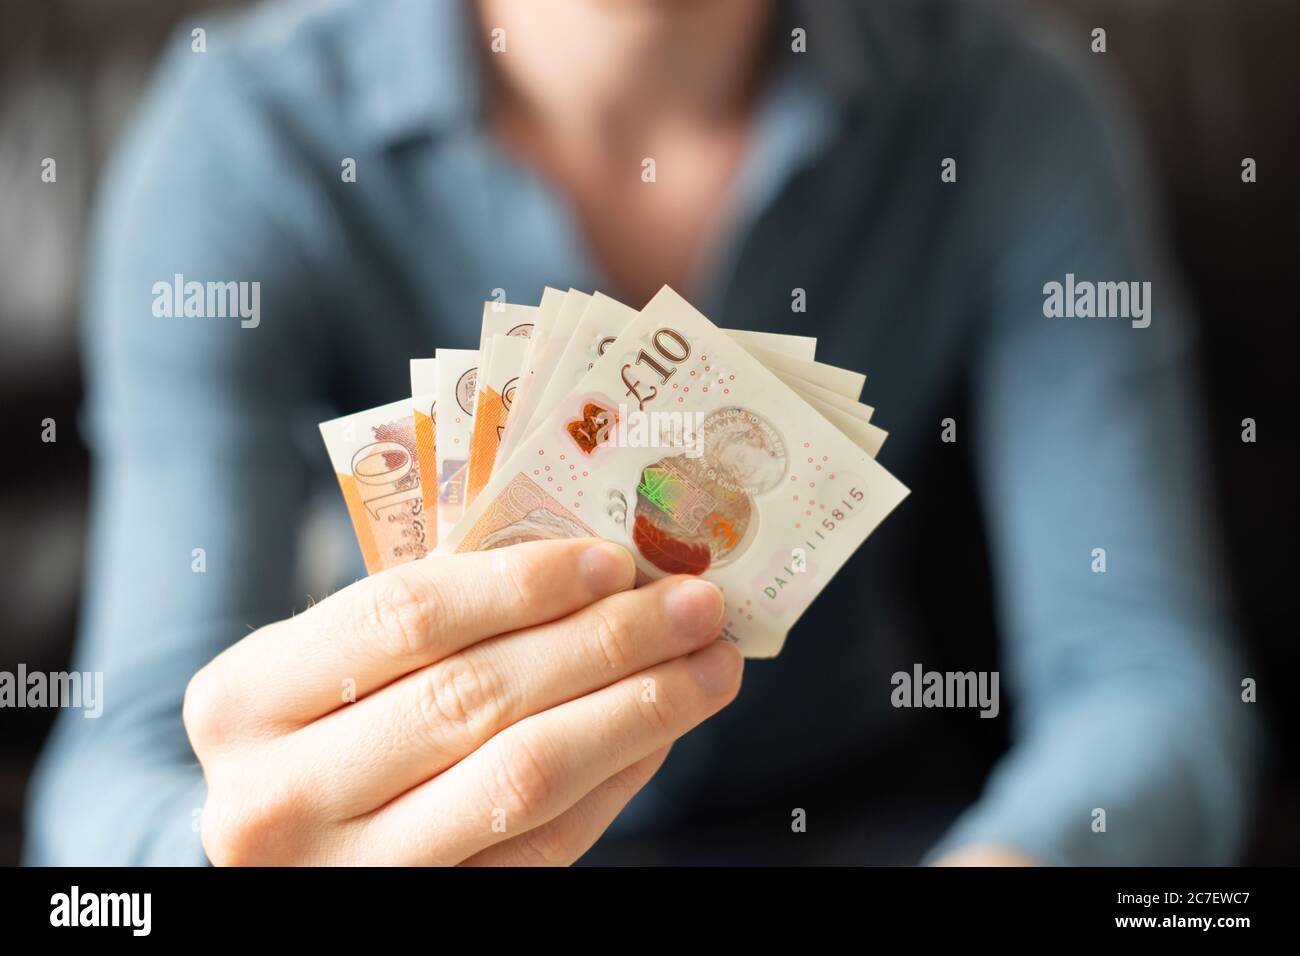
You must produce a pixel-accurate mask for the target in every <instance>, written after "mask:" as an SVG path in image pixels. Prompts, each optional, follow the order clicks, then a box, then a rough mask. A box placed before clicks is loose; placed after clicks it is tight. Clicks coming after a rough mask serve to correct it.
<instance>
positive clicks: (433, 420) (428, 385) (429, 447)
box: [411, 359, 438, 545]
mask: <svg viewBox="0 0 1300 956" xmlns="http://www.w3.org/2000/svg"><path fill="white" fill-rule="evenodd" d="M437 381H438V360H437V359H411V421H412V424H413V425H414V427H415V454H416V458H417V459H418V460H419V464H420V474H422V475H427V476H429V478H428V480H427V481H423V482H421V483H420V488H421V491H422V492H423V495H424V513H425V514H426V515H429V516H430V517H429V521H428V529H427V530H428V534H429V541H430V543H431V545H436V544H437V543H438V540H437V539H438V520H437V516H438V482H437V480H436V478H437V474H438V453H437V445H438V443H437V420H438V414H437V411H438V394H437Z"/></svg>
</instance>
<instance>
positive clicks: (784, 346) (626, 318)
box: [498, 292, 856, 461]
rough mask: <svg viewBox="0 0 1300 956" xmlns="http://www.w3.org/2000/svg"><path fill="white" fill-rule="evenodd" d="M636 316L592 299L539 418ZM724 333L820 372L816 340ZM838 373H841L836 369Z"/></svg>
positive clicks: (600, 297)
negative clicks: (815, 358)
mask: <svg viewBox="0 0 1300 956" xmlns="http://www.w3.org/2000/svg"><path fill="white" fill-rule="evenodd" d="M636 316H637V312H636V310H635V309H633V308H631V307H629V306H626V305H624V304H623V303H622V302H619V301H618V300H617V299H614V298H611V297H610V296H607V295H604V294H602V293H600V292H597V293H595V295H593V296H591V300H590V303H589V304H588V306H587V307H586V308H585V309H584V311H583V313H582V316H581V318H579V320H578V324H577V325H576V326H575V327H574V330H573V333H572V335H570V336H569V342H568V345H567V346H566V347H565V348H564V350H563V351H562V352H561V353H559V354H558V355H556V356H555V357H554V358H553V359H552V360H551V368H550V370H549V372H548V373H547V374H548V377H547V381H546V384H545V387H544V389H543V391H542V397H541V399H540V400H539V402H538V404H537V405H536V409H537V410H538V411H539V412H540V415H542V416H544V415H545V413H546V412H547V411H548V410H549V409H550V408H551V407H552V406H553V405H554V404H555V402H556V401H557V400H558V399H559V397H560V396H561V395H563V394H564V393H565V392H567V391H569V390H570V389H571V388H573V387H574V386H575V385H577V384H578V382H579V381H581V380H582V378H583V376H585V375H586V374H587V372H588V371H590V370H591V368H592V366H593V365H595V364H596V362H597V361H598V360H599V359H600V357H601V356H602V355H603V354H604V352H605V349H606V348H608V347H609V345H610V343H612V342H613V341H614V340H615V339H616V338H618V334H619V333H620V332H621V331H622V330H623V329H624V328H626V327H627V326H628V325H629V324H630V323H631V322H632V320H633V319H635V318H636ZM725 331H726V332H727V334H728V335H730V336H731V337H732V338H734V339H736V341H738V342H740V343H741V344H742V345H744V346H745V347H746V348H747V349H749V350H751V351H760V350H761V351H762V352H763V353H764V354H765V355H769V356H773V357H774V356H777V355H784V356H785V357H786V358H788V359H790V361H791V363H793V364H789V365H787V363H785V362H784V361H781V360H780V359H774V360H776V361H779V362H780V364H782V365H783V366H786V367H790V368H795V369H802V370H804V371H806V372H808V373H809V374H815V372H816V370H817V365H818V363H817V362H815V361H813V354H814V353H815V351H816V348H817V340H816V339H815V338H812V337H811V336H802V335H782V334H779V333H774V332H751V331H748V330H744V329H727V330H725ZM836 371H840V370H838V369H837V370H836ZM851 374H856V373H851ZM792 377H793V376H792ZM849 381H852V380H849ZM850 387H851V386H850ZM522 430H523V435H522V436H520V437H525V438H526V437H527V435H528V432H529V431H530V430H531V429H530V428H529V427H528V426H527V425H524V426H522ZM513 448H514V445H513V444H511V445H510V446H508V447H506V448H505V449H503V451H502V452H498V456H499V457H498V460H501V461H503V460H504V459H505V457H507V456H508V455H509V453H510V452H511V451H512V450H513Z"/></svg>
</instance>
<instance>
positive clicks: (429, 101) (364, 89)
mask: <svg viewBox="0 0 1300 956" xmlns="http://www.w3.org/2000/svg"><path fill="white" fill-rule="evenodd" d="M365 6H366V14H365V22H364V25H362V26H360V27H359V30H360V33H359V35H358V36H357V37H356V38H355V42H349V43H348V44H347V47H346V50H347V60H346V62H347V70H348V82H349V88H350V93H351V101H352V117H351V119H352V122H353V123H354V124H355V128H356V129H357V131H358V132H359V133H360V135H362V136H364V137H368V138H369V139H370V140H371V141H372V142H373V143H374V144H375V145H376V146H378V147H381V148H382V147H386V146H393V145H397V144H398V143H400V142H403V141H406V140H410V139H416V138H419V137H422V136H427V135H432V134H437V133H440V132H446V131H449V130H451V129H453V128H455V127H458V126H464V125H467V124H471V123H473V122H475V121H476V120H477V118H478V117H479V115H480V112H481V108H482V91H481V84H480V81H479V75H478V64H477V62H476V60H475V56H474V46H473V44H474V43H475V42H476V38H475V37H474V29H473V27H474V25H473V23H472V22H471V16H470V13H469V11H468V9H467V6H466V4H465V3H464V2H462V0H389V2H386V3H367V4H366V5H365Z"/></svg>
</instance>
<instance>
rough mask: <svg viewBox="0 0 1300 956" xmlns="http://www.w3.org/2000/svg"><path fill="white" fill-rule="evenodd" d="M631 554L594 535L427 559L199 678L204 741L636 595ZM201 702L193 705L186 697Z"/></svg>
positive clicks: (318, 610)
mask: <svg viewBox="0 0 1300 956" xmlns="http://www.w3.org/2000/svg"><path fill="white" fill-rule="evenodd" d="M634 579H635V567H634V564H633V562H632V557H631V555H630V554H628V553H627V551H626V550H625V549H623V548H621V547H619V546H618V545H615V544H611V543H609V542H602V541H597V540H593V539H577V540H559V541H536V542H530V543H527V544H521V545H516V546H514V547H510V548H503V549H500V550H496V551H484V552H472V553H467V554H459V555H450V556H431V557H429V558H425V559H423V560H420V561H412V562H410V563H408V564H403V565H400V566H398V567H396V568H391V569H389V570H387V571H383V572H380V573H378V574H375V575H372V576H371V577H369V578H366V579H365V580H362V581H358V582H357V583H356V584H353V585H351V586H350V587H348V588H345V589H344V590H342V591H340V592H338V593H337V594H335V595H333V596H331V597H329V598H327V599H326V600H324V601H322V602H321V603H319V604H317V605H316V606H314V607H312V608H311V609H309V610H308V611H306V612H304V613H303V614H299V615H297V616H296V617H293V618H290V619H289V620H286V621H281V622H278V623H276V624H272V625H270V626H268V627H265V628H262V629H261V630H260V631H257V632H255V633H254V634H251V635H249V637H247V638H245V639H244V640H242V641H240V642H239V643H238V644H236V645H234V646H233V647H231V648H229V649H228V650H227V651H225V652H224V653H223V654H221V655H220V656H219V657H218V658H217V659H216V660H214V661H213V662H212V663H211V664H209V665H208V666H207V667H206V668H204V669H203V671H200V672H199V674H198V675H196V678H195V681H194V682H192V684H191V688H190V691H189V692H188V693H187V702H186V711H187V713H186V719H187V726H189V724H190V718H191V715H193V716H195V717H196V720H195V723H196V724H198V725H200V726H199V730H200V734H201V732H202V729H203V727H204V726H206V725H207V724H208V723H209V722H208V721H205V720H203V719H202V718H203V717H204V716H208V717H213V718H214V720H215V721H218V722H219V725H218V726H215V727H212V728H211V729H214V730H216V731H217V732H218V735H226V734H231V733H237V732H239V730H241V729H242V730H252V729H257V728H265V727H266V726H267V725H271V726H272V727H277V728H281V727H285V726H299V725H302V724H305V723H307V722H308V721H311V720H314V719H316V718H317V717H320V716H321V715H322V714H325V713H328V712H330V711H332V710H334V709H336V708H337V707H339V706H341V705H342V704H343V703H344V702H345V701H346V700H348V699H354V700H355V699H359V698H361V697H364V696H365V695H366V694H369V693H371V692H372V691H374V690H376V689H378V688H380V687H383V686H384V685H386V684H388V683H390V682H391V681H393V680H395V679H396V678H398V677H401V676H402V675H404V674H407V673H409V672H410V671H412V670H415V669H417V668H419V667H422V666H424V665H426V664H429V663H431V662H433V661H436V660H440V659H441V658H443V657H446V656H447V655H449V654H452V653H454V652H456V651H458V650H460V649H461V648H464V647H467V646H469V645H471V644H474V643H476V642H477V641H480V640H482V639H483V638H485V637H490V636H492V635H495V634H500V633H503V632H507V631H514V630H518V629H520V628H523V627H528V626H530V625H534V624H540V623H544V622H547V621H552V620H555V619H556V618H559V617H563V616H565V615H567V614H570V613H571V612H573V611H575V610H577V609H578V608H581V607H585V606H586V605H588V604H590V603H591V602H592V601H594V600H596V599H598V598H602V597H605V596H607V595H609V594H613V593H615V592H618V591H623V590H626V589H627V588H630V587H631V586H632V584H633V581H634ZM191 697H193V698H194V700H190V698H191Z"/></svg>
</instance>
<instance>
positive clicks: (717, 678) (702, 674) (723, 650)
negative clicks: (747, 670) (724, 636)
mask: <svg viewBox="0 0 1300 956" xmlns="http://www.w3.org/2000/svg"><path fill="white" fill-rule="evenodd" d="M690 661H691V669H692V670H693V671H694V672H695V679H696V680H697V681H699V682H700V687H701V688H703V690H704V692H705V693H706V694H720V693H722V692H724V691H729V690H730V689H731V688H732V687H734V686H735V683H736V677H737V675H739V674H740V669H741V668H742V667H743V666H744V664H745V661H744V658H742V657H741V656H740V651H738V650H736V647H735V645H734V644H728V643H727V642H726V641H714V642H713V643H712V644H710V645H709V646H708V647H706V648H704V650H702V651H696V652H695V653H694V654H692V655H691V656H690Z"/></svg>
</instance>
